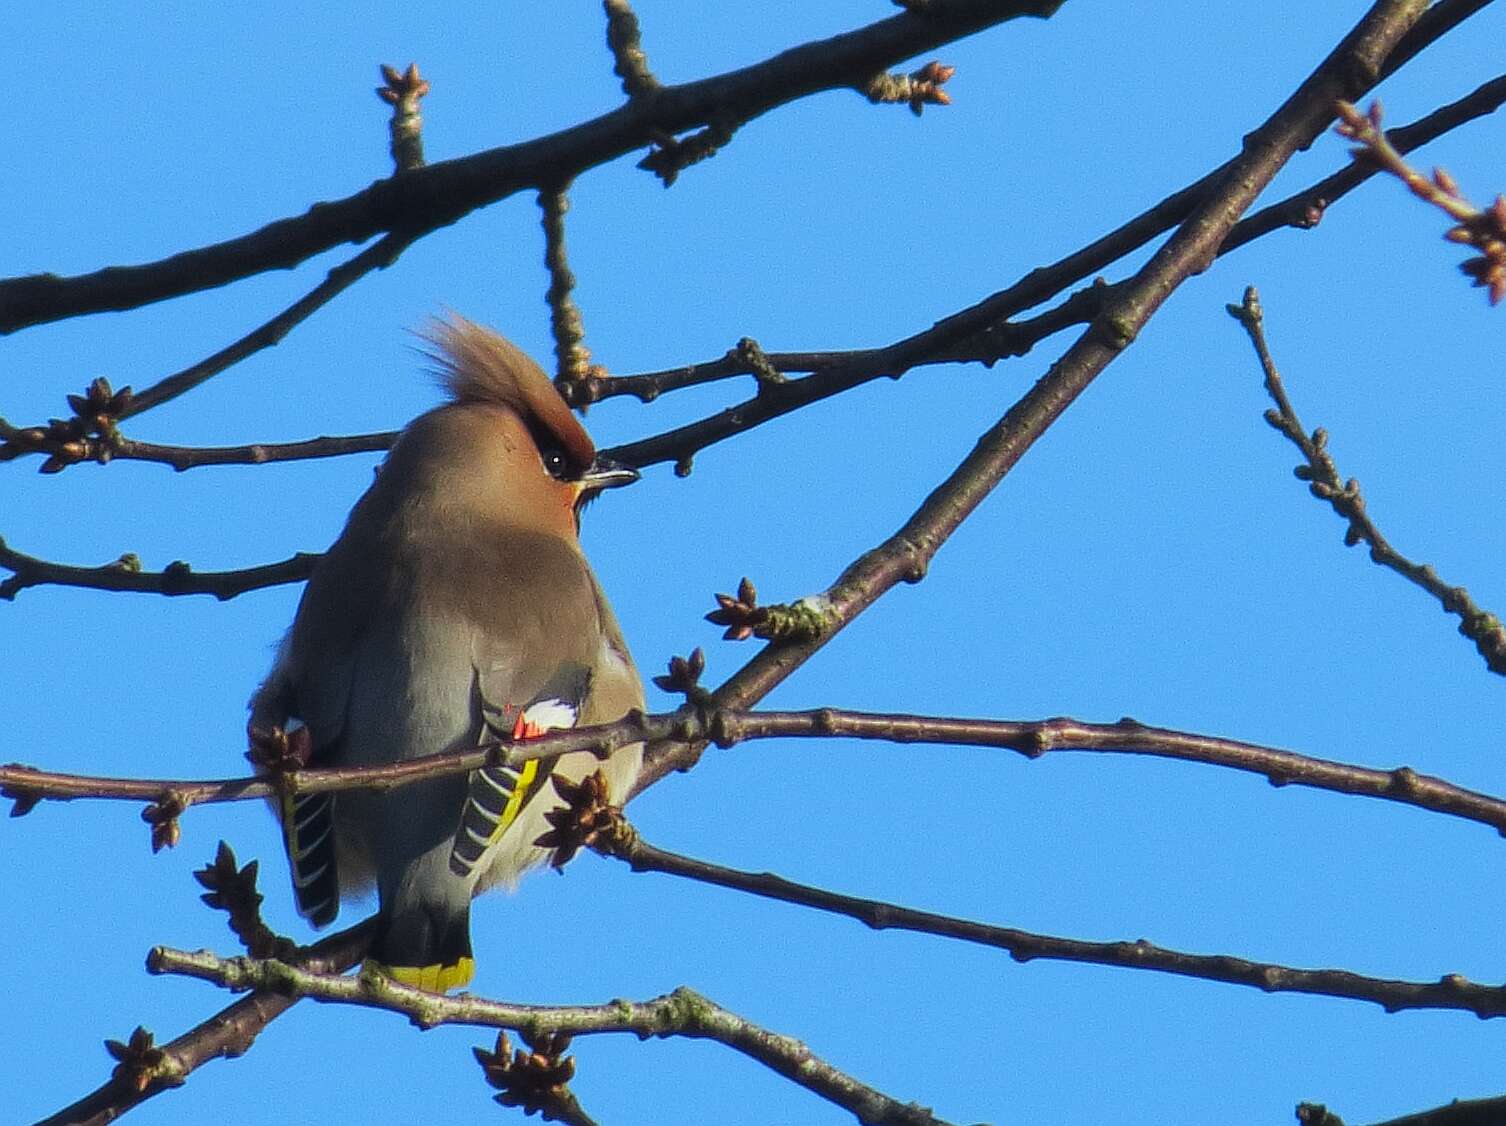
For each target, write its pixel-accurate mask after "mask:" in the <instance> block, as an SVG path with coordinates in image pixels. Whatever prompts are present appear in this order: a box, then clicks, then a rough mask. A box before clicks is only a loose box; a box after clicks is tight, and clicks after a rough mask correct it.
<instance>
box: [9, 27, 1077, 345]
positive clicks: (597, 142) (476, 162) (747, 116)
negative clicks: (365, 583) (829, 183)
mask: <svg viewBox="0 0 1506 1126" xmlns="http://www.w3.org/2000/svg"><path fill="white" fill-rule="evenodd" d="M1059 3H1060V0H951V2H949V3H947V4H946V5H944V6H937V7H935V8H934V9H933V10H931V11H929V12H928V13H927V14H926V16H925V17H924V18H917V17H914V16H910V15H906V14H900V15H896V16H892V17H889V18H887V19H883V20H880V21H878V22H876V23H873V24H869V25H868V26H866V27H863V28H859V29H857V30H854V31H849V32H845V33H843V34H840V35H835V36H832V37H831V38H829V39H822V40H816V41H812V42H809V43H803V44H801V45H800V46H798V47H793V48H791V49H789V50H787V51H783V52H781V53H780V54H778V55H775V56H773V57H772V58H769V59H766V60H764V61H763V62H761V63H756V64H754V65H753V66H748V67H742V68H740V69H737V70H733V71H728V72H726V73H724V74H721V75H718V76H716V77H713V78H706V79H702V80H700V81H697V82H688V83H684V84H681V85H675V86H663V87H661V88H660V89H659V90H658V92H657V93H656V94H655V95H654V96H653V97H652V98H638V99H633V100H630V101H629V102H628V103H627V104H626V105H623V106H620V107H618V108H617V109H615V110H612V111H611V112H609V113H606V114H603V115H601V116H600V117H596V118H593V119H591V120H589V121H584V122H581V123H580V124H578V125H575V126H573V127H571V128H569V129H565V130H562V131H560V132H557V133H552V134H549V135H546V136H543V137H537V138H534V139H532V140H529V141H524V142H522V143H520V144H516V145H507V146H503V147H500V148H494V149H489V150H487V151H484V152H479V153H475V154H473V155H471V156H468V157H464V158H461V159H457V160H446V161H440V162H438V163H435V164H428V165H425V166H424V167H422V168H415V169H413V170H411V171H409V172H405V173H403V174H402V175H400V176H393V177H390V178H388V179H386V180H381V181H378V182H377V183H375V184H372V185H371V186H370V187H368V188H366V189H365V190H363V191H360V192H357V193H356V194H354V195H352V196H348V197H346V198H345V199H341V200H333V201H329V202H325V203H320V204H316V205H315V206H314V207H312V208H310V209H309V210H308V211H307V212H306V213H305V214H303V215H300V216H296V217H291V218H286V219H281V220H278V221H276V222H274V223H270V224H268V225H266V226H264V227H262V228H260V229H259V230H256V231H252V232H250V233H249V234H246V235H242V236H240V237H239V238H233V239H229V240H227V241H225V242H222V243H217V244H215V245H213V246H206V247H200V248H198V249H195V250H188V251H184V252H182V253H179V254H175V255H173V256H172V257H170V258H164V259H161V260H159V261H156V262H149V263H145V264H142V265H137V266H115V267H110V268H107V269H103V270H98V271H95V272H94V273H90V274H82V275H78V276H75V277H59V276H58V275H56V274H32V275H29V276H25V277H14V278H9V279H5V280H0V334H4V333H8V332H14V331H16V330H18V329H21V328H26V327H27V326H29V325H36V324H44V323H46V322H48V321H55V320H60V319H63V318H67V317H76V316H81V315H84V314H88V313H97V312H104V311H106V310H111V309H133V308H137V307H139V306H141V305H146V304H150V303H152V302H155V301H164V300H167V299H168V298H171V297H180V296H182V295H184V294H186V293H196V292H199V291H201V290H205V289H212V288H214V287H216V286H221V285H224V284H226V283H227V282H232V281H235V280H237V279H239V278H244V277H250V276H251V275H253V274H258V273H262V272H264V271H266V270H274V269H288V268H291V267H293V266H296V265H297V264H298V263H300V262H302V261H304V260H306V259H307V258H310V257H312V256H313V255H315V254H320V253H322V252H324V251H326V250H329V249H331V248H333V247H336V246H339V245H340V244H341V243H346V242H364V241H366V240H367V239H369V238H371V237H373V236H374V235H378V234H382V233H384V232H398V231H402V232H405V233H404V235H403V238H404V239H409V240H411V239H413V238H417V237H420V236H422V235H424V234H427V233H429V232H430V231H434V230H437V229H438V228H440V227H444V226H447V225H449V224H451V223H454V222H457V221H458V220H460V219H461V218H463V217H464V216H466V215H467V214H469V213H470V212H471V211H474V210H475V209H477V208H479V207H484V206H486V205H488V204H492V203H496V202H498V201H499V200H502V199H506V198H507V197H508V196H510V195H512V194H513V193H515V192H518V191H522V190H524V189H526V188H535V189H538V188H543V187H546V186H548V185H551V184H557V183H559V182H560V180H561V179H562V178H563V179H570V178H573V177H575V176H577V175H579V174H580V173H581V172H584V171H585V170H586V169H588V168H594V167H596V166H598V165H601V164H605V163H608V162H609V161H612V160H616V159H617V158H618V157H621V156H625V155H627V154H628V153H631V152H633V151H635V150H638V149H642V148H644V147H646V146H648V145H650V144H652V143H654V142H655V141H656V139H658V138H661V137H664V136H670V137H673V136H675V135H677V134H680V133H684V132H687V131H689V130H693V129H699V128H701V127H703V126H706V125H707V124H708V123H711V122H713V121H716V120H722V121H737V122H744V121H749V120H751V119H753V118H756V117H759V116H761V115H762V114H764V113H767V112H769V111H770V110H773V109H775V108H777V107H779V106H782V105H786V104H788V103H790V102H794V101H797V100H799V99H801V98H804V97H807V96H809V95H812V94H816V93H819V92H821V91H823V90H834V89H840V88H842V87H848V86H854V85H856V84H857V83H859V82H861V81H862V80H863V79H865V78H867V77H868V76H869V75H872V74H874V73H876V72H877V71H880V70H884V69H887V68H888V67H891V66H895V65H898V64H899V63H901V62H903V61H904V60H905V59H909V58H913V57H914V56H916V55H918V54H921V53H922V52H925V51H930V50H934V49H935V48H937V47H940V46H942V45H943V44H946V43H951V42H953V41H955V40H957V39H961V38H964V37H966V36H969V35H972V34H975V33H976V32H979V31H982V30H983V29H985V28H987V27H991V26H993V25H995V24H1000V23H1004V22H1005V21H1008V20H1012V19H1018V18H1021V17H1024V16H1043V15H1047V14H1049V13H1050V12H1051V11H1053V10H1055V8H1056V7H1057V6H1058V4H1059Z"/></svg>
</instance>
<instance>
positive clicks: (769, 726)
mask: <svg viewBox="0 0 1506 1126" xmlns="http://www.w3.org/2000/svg"><path fill="white" fill-rule="evenodd" d="M786 738H847V739H864V740H876V741H881V742H888V743H900V744H906V745H909V744H915V743H930V744H937V745H944V746H972V747H997V748H1001V749H1005V750H1011V751H1016V752H1018V753H1019V754H1022V755H1024V756H1025V757H1026V758H1029V759H1036V758H1039V757H1041V756H1042V755H1045V754H1047V753H1048V752H1049V753H1066V752H1091V753H1100V754H1126V755H1143V756H1148V757H1153V758H1166V759H1176V760H1178V761H1181V762H1198V763H1204V764H1207V765H1209V766H1218V767H1222V768H1225V769H1228V770H1238V771H1242V772H1245V773H1249V774H1258V775H1260V776H1261V777H1263V778H1265V779H1267V780H1268V781H1269V782H1270V783H1271V784H1272V785H1275V786H1286V785H1294V786H1304V787H1309V788H1312V789H1318V790H1328V791H1330V792H1333V793H1341V794H1349V795H1352V796H1355V797H1368V798H1378V799H1380V800H1383V801H1391V802H1397V803H1399V804H1401V805H1408V806H1412V807H1413V808H1415V809H1422V810H1426V811H1428V812H1430V813H1438V814H1444V815H1447V816H1451V817H1459V818H1462V819H1464V820H1466V821H1474V822H1476V823H1478V824H1481V825H1487V826H1489V827H1490V828H1492V829H1495V830H1496V831H1497V832H1498V833H1500V834H1502V835H1503V836H1506V800H1502V799H1500V798H1496V797H1492V796H1491V795H1489V794H1484V793H1480V792H1478V791H1476V790H1469V789H1466V788H1464V787H1462V786H1456V785H1454V784H1453V783H1451V782H1447V781H1445V780H1443V779H1441V778H1435V777H1433V776H1431V775H1427V774H1420V773H1418V772H1417V771H1415V770H1413V769H1412V768H1411V767H1406V766H1400V767H1396V768H1395V769H1392V770H1379V769H1375V768H1373V767H1367V766H1358V765H1355V764H1352V763H1345V762H1336V761H1333V760H1330V759H1322V758H1315V757H1312V756H1310V755H1302V754H1297V753H1296V752H1293V751H1285V750H1281V749H1279V748H1276V747H1265V746H1260V745H1258V744H1255V743H1245V742H1240V741H1238V740H1234V739H1218V738H1214V737H1213V736H1210V735H1200V734H1197V733H1195V732H1188V731H1175V730H1172V729H1170V728H1164V727H1147V726H1145V725H1143V724H1139V723H1136V722H1135V721H1134V720H1129V719H1124V720H1120V721H1119V722H1118V723H1082V722H1080V721H1078V720H1074V719H1067V718H1064V717H1057V718H1054V719H1045V720H986V719H964V718H956V717H948V716H922V715H903V714H892V713H877V712H857V711H847V710H843V709H839V708H819V709H815V710H813V711H800V712H778V711H738V710H733V709H725V710H723V709H718V708H716V707H714V706H711V707H705V708H699V707H691V708H682V709H680V710H679V711H674V712H661V713H658V714H656V715H645V716H640V715H629V716H627V717H626V718H624V719H621V720H618V721H617V722H615V723H608V724H601V725H599V726H594V727H581V728H574V729H571V730H566V731H554V732H550V733H548V734H546V735H542V736H538V737H535V738H532V739H528V740H524V741H521V742H516V743H514V742H496V743H488V744H486V745H484V746H481V747H478V748H476V749H475V750H470V751H462V752H451V753H446V754H435V755H426V756H424V757H421V758H415V759H407V760H404V761H402V762H396V763H388V764H385V765H382V766H366V767H348V768H343V769H331V770H299V771H296V772H291V773H287V774H283V775H281V776H280V777H279V778H278V779H277V780H275V781H274V780H270V779H268V778H265V777H244V778H221V779H196V780H190V779H180V778H155V779H153V778H100V777H90V776H87V775H81V774H67V773H61V772H55V771H41V770H36V769H33V768H31V767H25V766H21V765H18V764H14V763H12V764H8V765H0V795H3V796H6V797H10V798H13V799H15V800H17V801H18V802H22V803H25V804H24V808H23V810H22V812H25V811H26V810H28V809H30V808H32V807H33V806H34V805H35V804H36V803H37V802H39V801H43V800H53V801H72V800H76V799H81V798H91V799H108V800H118V801H139V802H150V803H161V802H162V801H163V800H164V797H165V796H166V795H172V796H173V801H174V803H175V804H176V805H177V806H180V807H183V808H188V807H192V806H196V805H209V804H213V803H217V802H230V801H250V800H258V799H263V798H267V797H271V796H273V795H275V794H278V793H289V794H314V793H328V792H336V791H341V790H351V789H358V788H359V789H372V790H390V789H394V788H397V787H400V786H406V785H411V784H413V783H415V782H419V781H423V780H425V779H432V778H438V777H445V776H448V775H453V774H463V773H467V772H469V771H472V770H476V769H478V768H480V767H483V766H495V765H499V764H506V765H509V766H512V767H514V768H516V767H519V766H521V765H522V764H523V763H525V762H527V761H529V760H531V759H543V758H553V757H555V756H558V755H562V754H568V753H570V752H572V751H583V750H591V751H595V752H596V753H597V754H599V755H609V754H611V753H612V752H614V751H615V750H616V749H618V748H620V747H624V746H627V745H629V744H632V743H639V742H644V741H648V742H656V741H662V740H667V739H675V740H679V741H681V742H696V741H701V740H705V741H710V742H714V743H716V744H717V745H718V746H721V747H731V746H734V745H736V744H738V743H743V742H750V741H753V740H758V739H786Z"/></svg>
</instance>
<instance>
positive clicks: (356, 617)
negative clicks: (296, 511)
mask: <svg viewBox="0 0 1506 1126" xmlns="http://www.w3.org/2000/svg"><path fill="white" fill-rule="evenodd" d="M427 338H428V340H429V341H430V343H432V344H433V345H434V346H435V347H436V349H437V351H436V353H435V354H434V356H433V358H434V359H435V360H436V361H437V362H438V365H439V369H440V374H441V375H442V377H443V379H444V381H445V383H446V385H447V386H448V389H449V392H450V398H451V401H450V402H448V403H446V404H445V405H443V406H441V407H438V408H437V409H435V410H432V411H430V412H428V413H427V414H424V415H422V416H420V417H419V418H417V419H415V420H414V421H413V422H412V423H410V424H409V425H408V427H407V429H406V430H404V431H403V434H402V436H401V437H400V438H399V440H398V442H397V444H396V445H395V446H394V447H393V448H392V452H391V453H390V454H389V455H388V457H387V460H386V462H385V463H384V464H383V466H382V469H381V471H380V472H379V473H378V475H377V478H376V481H375V483H374V484H373V485H372V486H371V488H370V489H369V490H367V492H366V495H365V496H363V497H362V498H361V499H360V501H359V502H358V503H357V504H356V507H355V509H354V510H353V511H352V512H351V514H350V519H349V521H348V522H347V523H346V525H345V530H344V531H343V532H341V534H340V538H339V539H338V540H336V541H335V544H334V546H333V547H331V548H330V550H329V552H328V553H327V554H326V555H325V556H324V558H323V559H321V560H320V562H319V564H318V566H317V567H316V568H315V570H314V573H313V577H312V578H311V579H310V580H309V584H308V587H307V589H306V590H305V591H304V594H303V600H302V601H301V602H300V603H299V606H298V615H297V617H296V619H295V620H294V622H293V627H292V629H291V630H289V631H288V634H287V636H286V638H284V640H283V643H282V646H281V649H280V650H279V653H278V656H277V660H276V663H275V665H274V666H273V669H272V671H271V673H270V674H269V675H268V677H267V679H266V682H265V683H264V684H262V686H261V688H260V689H259V690H258V691H257V692H256V694H255V696H253V697H252V700H251V720H250V733H251V737H252V741H253V743H256V742H258V741H262V742H265V740H266V739H268V738H269V737H272V738H277V739H283V740H285V742H283V743H281V745H282V746H283V747H284V750H285V753H288V754H291V755H292V756H295V757H296V760H297V762H299V763H302V764H304V765H307V766H314V767H333V766H342V767H353V766H370V765H376V764H381V763H390V762H396V761H399V760H402V759H411V758H416V757H418V756H421V755H431V754H436V753H439V752H442V751H460V750H467V749H470V748H473V747H475V746H476V745H477V744H478V743H483V742H487V741H490V740H493V739H496V738H498V737H499V736H501V737H510V738H521V737H528V736H533V735H538V734H541V733H543V732H546V731H549V730H552V729H557V728H561V727H571V726H574V725H575V724H593V723H605V722H609V721H612V720H616V719H619V718H621V717H622V716H623V715H624V714H625V713H626V712H627V711H628V710H629V709H631V708H641V707H642V706H643V688H642V684H641V682H640V681H639V678H638V673H637V671H636V669H635V668H634V666H633V661H632V658H631V657H630V656H629V654H628V651H627V647H626V645H624V643H623V640H622V635H621V632H620V630H619V628H618V625H617V621H616V618H615V617H614V616H613V614H612V610H611V607H610V606H608V605H607V601H606V598H605V597H604V596H603V594H602V592H601V588H600V586H598V585H597V582H596V578H595V576H594V575H593V574H592V573H591V569H590V567H589V565H588V564H587V563H586V559H585V556H584V555H582V554H581V548H580V543H579V540H578V538H577V532H578V528H579V518H580V511H581V508H582V506H583V505H584V504H585V503H586V502H587V501H588V500H590V499H591V498H592V497H594V496H596V494H598V493H599V492H601V491H602V490H603V489H609V488H614V487H616V486H618V485H625V484H628V483H629V482H631V481H633V480H636V479H637V476H638V474H637V473H636V472H635V471H634V470H632V469H628V468H626V467H623V466H620V465H616V464H614V463H612V462H610V461H608V460H606V459H604V458H601V457H598V456H597V454H596V448H595V446H594V445H593V444H592V441H591V438H590V436H589V435H588V434H587V433H586V431H585V429H584V427H582V426H581V424H580V423H579V422H578V421H577V420H576V418H575V416H574V415H573V414H571V412H570V409H569V407H567V406H566V405H565V402H564V400H563V399H561V398H560V396H559V395H558V394H557V393H556V391H555V390H554V388H553V386H552V385H551V384H550V382H549V379H548V377H547V376H545V374H544V373H543V371H542V370H540V368H539V367H538V365H536V364H535V363H533V361H532V360H530V359H529V358H528V357H527V356H525V355H524V354H523V353H522V352H520V351H519V350H518V349H517V348H516V347H514V346H513V345H512V344H510V343H508V342H507V341H506V340H504V339H503V338H502V337H500V336H498V335H497V334H496V333H494V332H491V331H490V330H488V329H485V328H482V327H480V326H479V325H476V324H472V323H471V322H470V321H467V320H464V319H462V318H459V317H452V318H451V319H449V320H446V321H441V322H437V323H436V324H435V325H434V327H433V328H432V330H431V331H430V332H429V333H428V334H427ZM278 733H281V734H280V735H279V734H278ZM641 762H642V745H641V744H638V745H633V746H628V747H624V748H621V749H619V750H617V751H615V752H614V753H613V754H612V755H611V757H610V758H609V759H608V760H607V761H606V762H605V763H601V764H598V760H597V759H596V758H595V757H594V755H592V754H591V753H590V752H588V751H582V752H576V753H573V754H568V755H565V756H562V757H559V758H557V759H555V760H552V761H551V760H542V761H534V762H528V763H526V764H524V766H523V767H522V768H521V769H519V770H511V769H509V768H507V767H503V766H493V767H487V768H484V769H481V770H477V771H474V772H472V773H471V774H470V775H469V776H465V775H451V776H449V777H445V778H438V779H433V780H427V781H423V782H420V783H417V784H414V785H408V786H402V787H399V788H397V789H390V790H371V789H359V790H345V791H341V792H338V793H321V794H308V795H300V796H287V797H284V798H283V799H282V801H281V802H280V805H279V809H278V812H279V814H280V816H281V819H282V823H283V830H284V838H285V841H286V844H287V850H288V859H289V863H290V865H291V867H292V872H293V884H294V891H295V895H296V898H297V902H298V909H299V911H300V912H301V913H302V914H303V915H304V916H305V917H306V918H308V919H309V920H310V921H311V922H313V923H314V925H316V926H323V925H324V924H326V923H328V922H330V921H331V920H332V919H333V918H334V917H335V914H336V912H337V911H338V909H339V900H340V897H341V895H342V894H346V893H349V892H352V891H363V890H366V889H368V888H370V887H371V886H372V885H373V884H374V885H375V887H376V891H377V894H378V897H379V900H380V909H379V916H378V918H379V921H378V929H377V935H376V938H375V941H374V945H373V947H372V955H371V957H372V960H373V961H374V962H376V963H377V964H378V965H379V966H380V967H381V968H382V969H384V970H385V971H386V972H387V973H389V974H390V975H391V976H392V977H394V978H396V979H397V980H399V981H402V982H405V983H407V984H410V985H416V986H418V987H420V988H424V989H430V990H436V991H443V990H446V989H451V988H455V987H457V986H460V985H464V984H466V983H467V982H468V981H469V980H470V977H471V972H472V966H473V963H472V957H471V940H470V904H471V897H472V896H473V895H475V894H477V893H478V892H481V891H483V890H485V889H486V888H488V887H490V886H492V885H494V884H498V883H501V884H506V885H511V884H512V883H514V882H515V881H516V880H517V878H518V877H519V876H520V875H521V874H522V873H523V872H524V871H525V870H526V869H527V868H529V867H530V866H532V865H534V864H536V863H538V862H539V861H541V860H543V859H544V858H545V856H546V850H545V849H543V848H540V847H538V846H537V845H536V844H535V842H536V841H537V839H538V838H539V837H540V836H541V835H542V834H543V833H544V832H545V831H546V830H547V828H548V826H547V825H546V823H545V818H544V814H545V813H546V812H548V811H549V810H550V809H552V808H554V807H556V806H557V805H558V804H559V802H560V799H559V796H558V795H557V793H556V792H555V789H554V787H553V786H552V785H550V783H549V778H550V777H551V776H559V777H562V778H564V779H568V780H570V781H576V780H579V779H580V778H582V777H583V776H585V775H587V774H589V773H591V772H593V771H594V770H596V769H597V767H598V765H600V767H601V769H602V772H603V774H604V775H605V779H606V782H607V790H608V797H609V800H611V801H614V802H618V801H621V800H622V799H623V798H624V797H625V796H626V793H627V790H628V787H629V786H630V785H631V784H632V781H633V779H634V777H635V776H636V775H637V773H638V770H639V767H640V765H641Z"/></svg>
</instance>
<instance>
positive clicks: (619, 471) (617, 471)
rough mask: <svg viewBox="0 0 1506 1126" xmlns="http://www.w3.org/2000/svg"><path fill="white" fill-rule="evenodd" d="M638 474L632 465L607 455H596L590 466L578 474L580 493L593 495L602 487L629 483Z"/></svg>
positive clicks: (637, 476)
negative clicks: (623, 463) (619, 461)
mask: <svg viewBox="0 0 1506 1126" xmlns="http://www.w3.org/2000/svg"><path fill="white" fill-rule="evenodd" d="M639 476H640V474H639V473H638V471H637V470H636V469H634V468H633V467H632V466H629V465H622V464H619V463H618V462H615V461H613V460H612V459H611V458H608V457H598V458H597V459H596V460H595V461H593V462H592V463H591V468H590V469H587V470H586V471H585V472H584V473H582V474H581V475H580V489H581V493H582V495H583V496H594V495H595V494H597V493H599V492H601V491H602V490H603V489H615V488H618V487H619V486H622V485H631V484H632V483H633V482H634V481H636V480H638V478H639Z"/></svg>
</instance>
